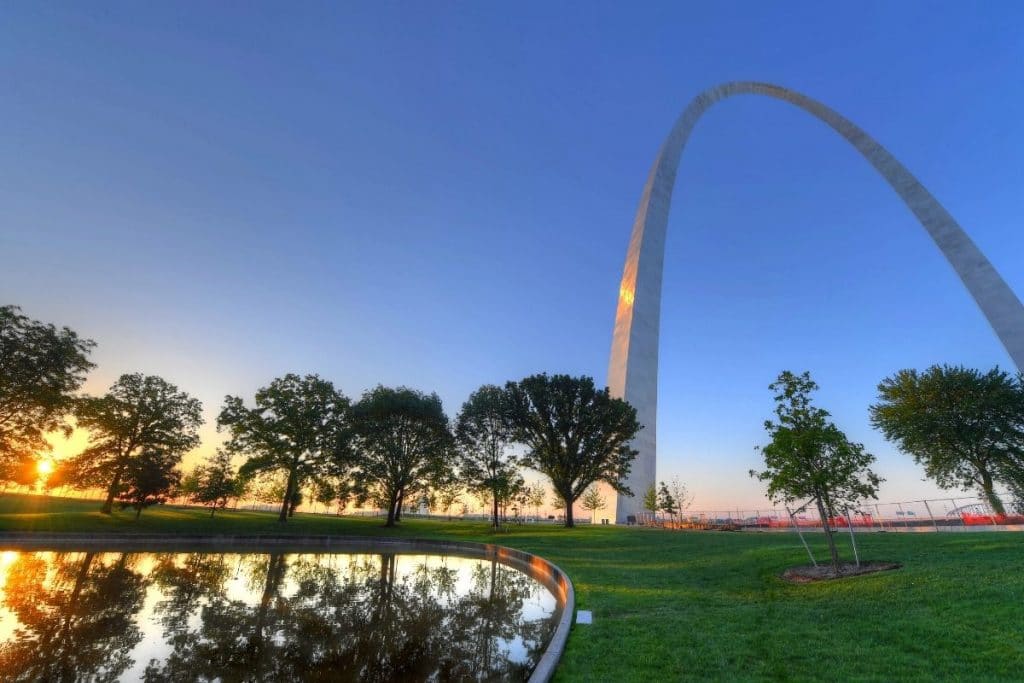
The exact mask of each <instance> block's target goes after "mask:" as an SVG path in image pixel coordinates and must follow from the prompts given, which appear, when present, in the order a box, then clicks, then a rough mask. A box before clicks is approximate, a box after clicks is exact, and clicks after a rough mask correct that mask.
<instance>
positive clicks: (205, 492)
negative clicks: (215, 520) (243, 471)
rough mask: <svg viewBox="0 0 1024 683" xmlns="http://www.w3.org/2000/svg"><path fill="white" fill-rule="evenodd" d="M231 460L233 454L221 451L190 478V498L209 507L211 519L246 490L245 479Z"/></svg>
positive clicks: (199, 467)
mask: <svg viewBox="0 0 1024 683" xmlns="http://www.w3.org/2000/svg"><path fill="white" fill-rule="evenodd" d="M231 458H232V456H231V453H229V452H227V451H226V450H222V449H219V450H218V451H217V452H216V453H215V454H214V455H213V456H212V457H211V458H209V459H208V460H207V461H206V462H205V463H203V464H201V465H197V466H196V467H195V469H193V470H192V472H191V474H190V475H189V477H188V483H189V485H188V487H187V488H188V490H187V493H188V495H189V497H190V498H191V499H192V500H193V501H195V502H197V503H201V504H202V505H209V506H210V516H211V517H213V515H214V514H215V513H216V512H217V510H218V509H224V508H225V507H227V504H228V501H230V500H231V499H232V498H239V497H241V495H242V494H243V492H244V490H245V478H244V477H241V476H239V475H238V473H237V472H236V471H235V467H234V465H232V464H231ZM183 487H184V486H183Z"/></svg>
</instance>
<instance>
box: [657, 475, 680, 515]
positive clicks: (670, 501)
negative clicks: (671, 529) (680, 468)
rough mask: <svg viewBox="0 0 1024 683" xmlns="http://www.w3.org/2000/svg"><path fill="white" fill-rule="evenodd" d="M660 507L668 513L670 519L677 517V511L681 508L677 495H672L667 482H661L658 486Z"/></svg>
mask: <svg viewBox="0 0 1024 683" xmlns="http://www.w3.org/2000/svg"><path fill="white" fill-rule="evenodd" d="M658 509H659V510H661V511H662V512H664V513H665V514H666V515H668V516H669V519H670V520H674V519H675V517H676V512H677V511H678V509H679V508H678V506H677V504H676V499H675V496H673V495H672V492H671V491H670V490H669V488H668V485H667V484H666V483H665V482H661V485H660V486H659V487H658Z"/></svg>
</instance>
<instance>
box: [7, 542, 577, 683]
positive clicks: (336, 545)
mask: <svg viewBox="0 0 1024 683" xmlns="http://www.w3.org/2000/svg"><path fill="white" fill-rule="evenodd" d="M89 548H94V549H96V550H140V551H141V550H147V551H152V550H154V549H159V550H164V549H167V550H207V551H210V552H233V551H239V550H249V551H263V550H268V549H274V550H280V551H293V552H310V551H316V550H323V551H347V552H380V551H382V550H384V551H387V552H392V553H396V554H403V553H421V552H427V553H434V554H443V555H459V556H463V557H482V558H485V559H495V560H497V561H498V562H501V563H502V564H504V565H508V566H510V567H514V568H516V569H518V570H520V571H522V572H523V573H525V574H526V575H528V576H530V577H531V578H533V579H534V580H536V581H538V582H539V583H540V584H541V585H543V586H544V587H545V588H547V589H548V590H549V591H550V592H551V594H552V595H554V596H555V600H556V601H557V603H558V605H559V607H560V608H561V610H562V614H561V617H560V618H559V620H558V624H557V625H556V627H555V632H554V634H552V636H551V641H550V642H549V643H548V646H547V649H545V650H544V654H543V655H541V658H540V659H539V660H538V661H537V666H536V667H535V668H534V670H533V673H532V674H531V675H530V683H546V682H547V681H548V680H550V679H551V676H552V675H553V674H554V673H555V667H556V666H558V660H559V659H561V657H562V652H563V651H564V650H565V643H566V641H567V640H568V638H569V630H570V629H571V628H572V619H573V614H574V613H575V611H576V593H575V591H574V589H573V586H572V581H571V580H570V579H569V577H568V576H567V575H566V573H565V572H563V571H562V570H561V569H559V568H558V566H557V565H555V564H552V563H551V562H548V561H547V560H545V559H544V558H543V557H540V556H539V555H533V554H531V553H528V552H524V551H522V550H516V549H514V548H507V547H505V546H502V545H495V544H493V543H474V542H471V541H448V540H434V539H422V538H379V537H375V536H270V535H267V536H256V535H251V536H250V535H239V536H234V535H219V536H182V535H173V536H172V535H166V534H117V533H112V534H86V533H83V534H70V533H68V534H60V533H0V550H84V549H89Z"/></svg>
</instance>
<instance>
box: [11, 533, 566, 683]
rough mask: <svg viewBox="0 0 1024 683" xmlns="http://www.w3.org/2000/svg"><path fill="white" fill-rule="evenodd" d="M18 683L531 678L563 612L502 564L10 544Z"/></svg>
mask: <svg viewBox="0 0 1024 683" xmlns="http://www.w3.org/2000/svg"><path fill="white" fill-rule="evenodd" d="M0 586H2V588H0V679H2V680H4V681H22V680H25V681H73V680H99V681H115V680H125V681H135V680H146V681H186V680H187V681H192V680H205V681H214V680H220V681H263V680H266V681H295V680H314V681H316V680H321V681H328V680H329V681H344V680H360V681H391V680H400V681H416V680H499V679H500V680H510V679H511V680H525V679H526V678H528V677H529V675H530V673H531V672H532V670H533V668H534V666H535V665H536V663H537V661H538V660H539V658H540V656H541V654H542V653H543V651H544V649H545V648H546V647H547V644H548V641H549V639H550V637H551V635H552V634H553V633H554V629H555V624H556V621H557V619H558V617H559V616H560V615H559V614H558V606H557V604H556V601H555V598H554V596H552V595H551V593H550V592H549V591H548V590H547V589H546V588H545V587H544V586H542V585H541V584H539V583H537V582H536V581H534V580H533V579H532V578H530V577H529V576H527V575H526V574H523V573H522V572H520V571H518V570H516V569H513V568H511V567H508V566H505V565H503V564H500V563H498V562H494V561H491V560H485V559H476V558H473V559H469V558H463V557H453V556H437V555H414V554H336V553H329V554H310V553H281V554H256V553H239V554H227V553H208V552H207V553H181V552H157V553H150V552H147V553H140V552H27V551H26V552H13V551H8V552H4V553H0Z"/></svg>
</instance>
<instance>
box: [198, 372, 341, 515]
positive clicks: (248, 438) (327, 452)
mask: <svg viewBox="0 0 1024 683" xmlns="http://www.w3.org/2000/svg"><path fill="white" fill-rule="evenodd" d="M348 413H349V400H348V399H347V398H345V396H344V395H343V394H342V393H341V392H339V391H338V390H336V389H335V388H334V385H333V384H331V383H330V382H328V381H327V380H324V379H321V378H320V377H319V376H317V375H306V376H305V377H300V376H299V375H295V374H287V375H285V376H284V377H279V378H277V379H275V380H274V381H272V382H271V383H270V384H269V385H268V386H266V387H263V388H262V389H260V390H259V391H257V392H256V407H255V408H247V407H246V406H245V404H244V402H243V401H242V399H241V398H239V397H237V396H227V397H225V399H224V408H223V410H221V413H220V417H219V418H217V424H218V426H219V427H226V428H227V429H228V431H229V433H230V434H231V438H230V440H229V441H228V442H227V445H226V447H227V449H228V452H230V453H232V454H234V453H244V454H246V455H248V456H249V458H248V460H246V461H245V463H243V464H242V467H241V468H240V469H239V473H240V474H241V475H242V476H243V477H246V478H248V477H249V476H251V475H253V474H256V473H259V472H275V471H276V472H282V473H284V474H285V475H286V477H287V479H286V483H285V487H284V491H283V492H282V496H281V498H279V500H280V501H281V511H280V513H279V514H278V518H277V520H278V521H279V522H285V521H287V519H288V517H289V516H290V514H294V512H295V507H296V503H295V500H296V496H297V495H298V496H299V499H300V500H301V493H300V490H301V488H302V486H303V484H304V483H306V482H307V481H309V480H310V479H312V478H315V477H321V476H324V475H325V474H327V473H329V472H330V473H335V474H336V473H337V472H339V471H341V470H347V469H348V468H349V467H350V464H351V452H350V450H349V444H348V427H349V424H348Z"/></svg>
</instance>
